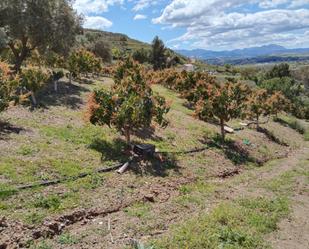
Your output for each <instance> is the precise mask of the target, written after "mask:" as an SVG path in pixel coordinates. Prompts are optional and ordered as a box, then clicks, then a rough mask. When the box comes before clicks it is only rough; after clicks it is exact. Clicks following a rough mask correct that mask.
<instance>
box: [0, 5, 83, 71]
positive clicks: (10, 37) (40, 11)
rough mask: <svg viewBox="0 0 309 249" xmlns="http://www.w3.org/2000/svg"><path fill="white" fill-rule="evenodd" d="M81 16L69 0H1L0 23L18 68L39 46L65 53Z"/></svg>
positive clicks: (73, 39) (77, 28) (70, 44)
mask: <svg viewBox="0 0 309 249" xmlns="http://www.w3.org/2000/svg"><path fill="white" fill-rule="evenodd" d="M80 25H81V17H80V16H78V15H77V14H76V12H75V11H74V10H73V8H72V1H71V0H1V2H0V27H1V28H3V29H4V30H5V33H6V36H7V41H8V42H7V46H8V47H9V48H10V49H11V50H12V53H13V55H14V64H15V66H14V69H15V70H16V71H19V70H20V67H21V65H22V63H23V61H24V60H25V59H26V58H27V57H29V56H30V54H31V51H33V50H34V49H38V50H39V51H41V52H45V51H46V50H51V51H55V52H57V53H62V54H67V53H68V52H69V50H70V48H71V47H72V45H73V44H74V42H75V35H76V34H77V33H78V32H79V31H80V30H81V29H80Z"/></svg>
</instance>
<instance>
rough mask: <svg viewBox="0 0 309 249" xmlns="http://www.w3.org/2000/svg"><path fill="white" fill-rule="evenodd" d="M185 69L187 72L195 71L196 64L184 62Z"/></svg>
mask: <svg viewBox="0 0 309 249" xmlns="http://www.w3.org/2000/svg"><path fill="white" fill-rule="evenodd" d="M183 69H184V70H186V71H187V72H193V71H194V70H195V66H194V65H192V64H184V65H183Z"/></svg>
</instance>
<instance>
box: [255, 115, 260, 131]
mask: <svg viewBox="0 0 309 249" xmlns="http://www.w3.org/2000/svg"><path fill="white" fill-rule="evenodd" d="M256 129H257V130H259V129H260V123H259V115H256Z"/></svg>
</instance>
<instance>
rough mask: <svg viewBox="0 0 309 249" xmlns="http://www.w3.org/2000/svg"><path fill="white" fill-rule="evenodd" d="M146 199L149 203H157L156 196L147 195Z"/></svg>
mask: <svg viewBox="0 0 309 249" xmlns="http://www.w3.org/2000/svg"><path fill="white" fill-rule="evenodd" d="M144 199H145V200H146V201H149V202H155V199H154V196H153V195H151V194H148V195H145V196H144Z"/></svg>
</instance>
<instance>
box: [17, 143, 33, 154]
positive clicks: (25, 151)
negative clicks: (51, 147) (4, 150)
mask: <svg viewBox="0 0 309 249" xmlns="http://www.w3.org/2000/svg"><path fill="white" fill-rule="evenodd" d="M36 152H37V150H36V149H35V148H33V147H31V146H28V145H22V146H21V147H20V148H19V149H18V151H17V153H18V154H19V155H22V156H33V155H34V154H35V153H36Z"/></svg>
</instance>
